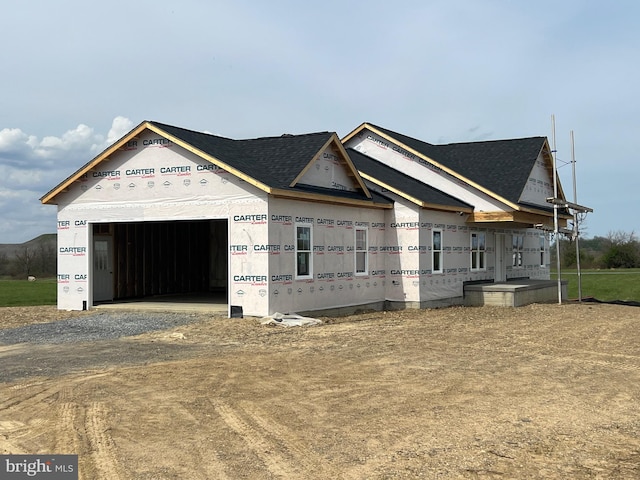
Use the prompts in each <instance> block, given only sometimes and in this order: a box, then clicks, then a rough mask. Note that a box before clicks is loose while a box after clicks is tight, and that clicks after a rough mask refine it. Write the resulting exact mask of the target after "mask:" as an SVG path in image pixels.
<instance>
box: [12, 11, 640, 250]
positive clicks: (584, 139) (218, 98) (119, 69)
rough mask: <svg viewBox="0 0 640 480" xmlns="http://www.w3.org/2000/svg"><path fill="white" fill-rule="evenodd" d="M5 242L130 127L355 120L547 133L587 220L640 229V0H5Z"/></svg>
mask: <svg viewBox="0 0 640 480" xmlns="http://www.w3.org/2000/svg"><path fill="white" fill-rule="evenodd" d="M2 18H3V20H2V24H3V28H2V29H0V42H1V44H2V45H3V48H2V49H0V64H1V65H2V69H1V70H0V71H1V72H2V75H1V76H0V85H1V87H2V88H0V212H2V213H0V243H20V242H23V241H26V240H29V239H31V238H33V237H35V236H37V235H40V234H42V233H53V232H55V230H56V228H55V225H56V224H55V221H56V218H55V217H56V208H55V207H54V206H44V205H41V204H40V202H39V198H40V197H41V196H42V195H43V194H45V193H46V192H48V191H49V190H50V189H51V188H53V187H54V186H55V185H57V184H58V183H59V182H60V181H61V180H63V179H64V178H66V177H67V176H68V175H69V174H71V173H72V172H73V171H75V170H76V169H78V168H79V167H80V166H82V165H83V164H85V163H86V162H87V161H89V160H90V159H91V158H93V157H94V156H95V155H96V154H97V153H99V152H100V151H102V150H103V149H104V148H105V147H106V146H107V145H108V144H109V143H110V142H113V141H114V140H116V139H117V138H119V137H120V136H121V135H123V134H124V133H126V132H127V131H128V130H129V129H130V128H132V127H133V126H135V125H137V124H138V123H140V122H141V121H143V120H156V121H160V122H164V123H169V124H172V125H177V126H181V127H185V128H191V129H194V130H201V131H208V132H211V133H215V134H219V135H223V136H226V137H231V138H251V137H257V136H269V135H281V134H282V133H307V132H314V131H326V130H329V131H335V132H337V133H338V135H340V136H344V135H346V134H347V133H349V132H350V131H351V130H353V129H354V128H355V127H357V126H358V125H360V124H361V123H362V122H365V121H367V122H371V123H375V124H377V125H380V126H383V127H386V128H389V129H391V130H395V131H398V132H401V133H403V134H406V135H410V136H413V137H416V138H419V139H421V140H424V141H427V142H431V143H448V142H464V141H474V140H493V139H503V138H517V137H528V136H539V135H540V136H548V137H549V138H550V139H551V134H552V129H551V116H552V115H555V118H556V135H557V149H558V154H557V155H558V159H559V166H561V168H560V170H559V172H560V175H561V178H562V181H563V185H564V189H565V192H567V194H569V195H570V196H572V185H571V166H570V165H569V164H565V162H569V160H570V159H571V151H570V142H569V132H570V131H571V130H573V131H574V134H575V146H576V160H577V163H576V168H577V178H578V203H581V204H584V205H588V206H590V207H592V208H593V209H594V210H595V212H594V213H592V214H589V216H588V217H587V220H586V224H585V227H586V230H585V232H584V234H585V235H586V236H587V237H593V236H595V235H599V236H606V235H607V234H608V233H609V232H613V231H625V232H632V231H634V232H640V219H638V217H637V216H634V215H629V214H628V213H629V212H633V211H634V210H635V207H637V206H638V204H639V203H640V188H638V187H637V182H638V179H639V178H640V162H638V161H637V160H636V152H635V139H636V136H637V134H638V132H640V120H639V119H638V112H639V111H640V109H639V108H638V107H639V106H640V101H639V100H640V88H639V87H638V85H640V64H639V63H638V61H637V58H638V53H639V52H640V30H639V29H638V28H637V23H638V21H639V20H640V3H638V2H635V1H625V0H618V1H616V2H599V1H590V0H584V1H572V0H563V1H562V2H557V1H547V0H541V1H537V2H525V1H516V0H512V1H509V0H444V1H431V0H422V1H401V0H399V1H397V2H382V1H378V0H370V1H366V2H365V1H351V2H346V1H324V2H298V1H278V0H274V1H270V2H258V1H244V2H243V1H206V0H183V1H182V2H174V1H172V2H168V1H164V0H154V1H134V2H131V1H127V2H124V1H121V0H115V1H111V2H99V3H95V2H86V1H76V0H59V1H56V2H50V1H49V0H26V1H24V2H13V3H12V4H11V6H5V7H2Z"/></svg>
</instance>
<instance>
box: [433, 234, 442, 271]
mask: <svg viewBox="0 0 640 480" xmlns="http://www.w3.org/2000/svg"><path fill="white" fill-rule="evenodd" d="M432 238H433V246H432V248H431V261H432V263H431V265H432V266H433V273H442V230H434V231H433V234H432Z"/></svg>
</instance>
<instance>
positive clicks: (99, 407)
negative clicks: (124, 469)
mask: <svg viewBox="0 0 640 480" xmlns="http://www.w3.org/2000/svg"><path fill="white" fill-rule="evenodd" d="M107 413H108V412H107V409H106V408H105V406H104V405H103V404H102V403H99V402H93V403H92V404H91V405H89V407H88V408H87V411H86V416H85V422H84V424H85V431H86V434H87V441H88V444H89V448H90V452H91V459H92V461H93V464H94V466H95V468H96V470H97V471H98V472H99V473H100V476H99V477H98V478H104V479H108V480H118V479H121V478H122V475H121V474H120V469H119V467H118V460H117V457H116V447H115V444H114V441H113V438H112V437H111V434H110V433H109V432H110V427H109V424H108V422H107V420H106V417H107Z"/></svg>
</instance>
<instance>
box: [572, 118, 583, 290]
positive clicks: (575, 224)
mask: <svg viewBox="0 0 640 480" xmlns="http://www.w3.org/2000/svg"><path fill="white" fill-rule="evenodd" d="M570 133H571V165H572V167H571V170H572V174H573V203H575V204H577V203H578V190H577V188H576V153H575V146H574V139H573V130H571V132H570ZM578 215H580V213H579V212H578V211H575V210H574V212H573V238H574V240H575V242H576V268H577V270H578V302H582V273H581V271H580V230H579V228H578Z"/></svg>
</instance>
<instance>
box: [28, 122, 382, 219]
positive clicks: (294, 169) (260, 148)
mask: <svg viewBox="0 0 640 480" xmlns="http://www.w3.org/2000/svg"><path fill="white" fill-rule="evenodd" d="M147 129H149V130H151V131H153V132H155V133H157V134H159V135H162V136H164V137H165V138H167V139H169V140H171V141H172V142H173V143H175V144H177V145H180V146H181V147H183V148H185V149H186V150H188V151H190V152H192V153H194V154H196V155H198V156H200V157H201V158H203V159H205V160H207V161H210V162H211V163H213V164H216V165H218V166H219V167H221V168H223V169H225V170H227V171H228V172H230V173H231V174H233V175H236V176H237V177H239V178H241V179H243V180H245V181H247V182H249V183H251V184H252V185H254V186H256V187H257V188H259V189H261V190H263V191H265V192H267V193H269V194H272V195H276V196H284V197H295V198H301V199H302V198H303V199H306V200H316V201H331V200H332V199H335V200H337V201H340V202H343V201H347V202H348V203H353V202H356V203H358V204H361V205H371V206H374V205H375V206H384V207H388V206H389V201H388V200H387V199H384V198H383V197H381V196H379V195H376V196H375V197H372V195H371V193H370V192H369V190H368V189H367V187H366V185H365V183H364V181H363V180H362V178H361V177H360V175H359V174H358V172H357V170H356V168H355V166H354V165H353V164H352V163H351V159H350V158H349V156H348V155H347V153H346V151H345V150H344V147H343V146H342V143H341V142H340V139H339V138H338V136H337V135H336V134H335V133H333V132H318V133H309V134H303V135H283V136H281V137H264V138H255V139H248V140H233V139H230V138H225V137H220V136H217V135H211V134H207V133H202V132H196V131H193V130H188V129H184V128H180V127H175V126H172V125H167V124H163V123H160V122H152V121H145V122H142V123H141V124H140V125H138V126H137V127H136V128H134V129H133V130H131V131H130V132H129V133H128V134H127V135H125V136H124V137H122V138H121V139H120V140H118V141H117V142H115V143H114V144H113V145H111V146H110V147H109V148H107V149H106V150H105V151H103V152H102V153H101V154H99V155H98V156H97V157H95V158H94V159H93V160H91V161H90V162H88V163H87V164H85V165H84V166H83V167H81V168H80V169H79V170H78V171H76V172H75V173H74V174H72V175H71V176H70V177H68V178H67V179H65V180H64V181H63V182H61V183H60V184H59V185H58V186H56V187H55V188H54V189H52V190H51V191H50V192H49V193H47V194H46V195H44V196H43V197H42V198H41V199H40V200H41V201H42V203H53V202H52V200H53V199H54V197H55V196H56V195H57V194H58V193H60V192H61V191H63V190H64V189H66V188H68V187H69V186H70V185H71V184H72V183H73V182H74V181H76V180H78V179H79V178H80V177H81V176H82V175H83V174H84V173H86V172H87V171H89V170H91V169H93V168H95V167H96V166H97V165H98V164H99V163H100V162H102V161H104V160H106V159H108V157H109V156H110V155H112V154H114V153H115V152H117V151H118V149H120V148H121V147H122V146H123V145H125V144H126V143H127V142H128V141H129V140H131V139H133V138H135V137H137V136H138V135H140V134H141V133H142V132H143V131H145V130H147ZM330 146H331V147H333V148H335V149H336V150H338V151H339V153H340V154H341V155H340V156H341V157H342V164H343V166H344V168H346V169H347V172H349V174H350V175H351V177H352V178H353V181H354V186H355V187H356V190H358V191H356V192H344V191H338V190H333V189H329V188H326V189H323V188H314V187H310V186H306V185H302V184H299V183H298V179H299V178H300V176H301V175H302V173H303V172H304V171H306V169H308V168H309V166H310V165H311V164H312V163H313V162H314V161H315V160H316V159H317V158H319V157H320V155H321V154H322V152H323V151H324V150H325V149H326V148H328V147H330Z"/></svg>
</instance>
